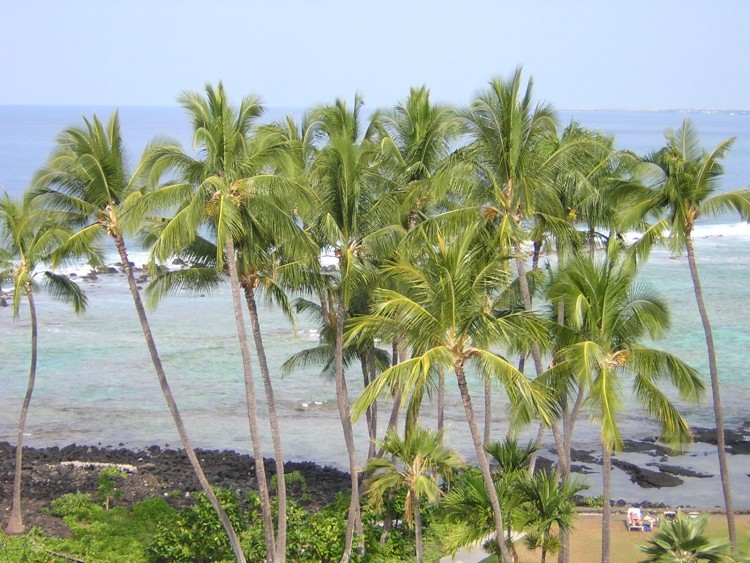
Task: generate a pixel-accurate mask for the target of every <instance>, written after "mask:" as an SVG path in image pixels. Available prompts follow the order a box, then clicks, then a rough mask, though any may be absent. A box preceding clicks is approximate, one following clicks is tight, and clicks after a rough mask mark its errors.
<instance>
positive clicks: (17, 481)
mask: <svg viewBox="0 0 750 563" xmlns="http://www.w3.org/2000/svg"><path fill="white" fill-rule="evenodd" d="M26 298H27V299H28V300H29V315H30V317H31V362H30V365H29V382H28V384H27V386H26V395H24V398H23V404H22V405H21V415H20V417H19V418H18V434H17V437H16V467H15V473H14V474H13V500H12V502H11V506H10V516H8V525H7V526H6V527H5V533H6V534H8V535H9V536H13V535H18V534H23V532H24V525H23V513H22V511H21V477H22V473H23V430H24V428H25V427H26V417H27V415H28V414H29V405H30V404H31V395H32V393H33V392H34V383H35V381H36V360H37V350H38V346H37V343H38V340H39V338H38V327H37V320H36V305H35V304H34V292H33V291H32V290H31V284H26Z"/></svg>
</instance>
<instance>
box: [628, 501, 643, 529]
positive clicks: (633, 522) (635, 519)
mask: <svg viewBox="0 0 750 563" xmlns="http://www.w3.org/2000/svg"><path fill="white" fill-rule="evenodd" d="M642 531H643V515H642V514H641V509H640V508H636V507H634V506H631V507H630V508H628V532H642Z"/></svg>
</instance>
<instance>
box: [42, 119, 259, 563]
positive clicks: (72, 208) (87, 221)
mask: <svg viewBox="0 0 750 563" xmlns="http://www.w3.org/2000/svg"><path fill="white" fill-rule="evenodd" d="M84 122H85V127H83V128H75V127H74V128H69V129H66V130H65V131H63V132H62V133H61V134H60V136H59V138H58V140H57V145H56V147H55V150H54V152H53V154H52V156H51V157H50V159H49V162H48V163H47V165H46V166H45V167H44V168H42V169H41V170H40V171H39V173H38V174H37V175H36V177H35V179H34V185H33V188H32V192H31V193H32V195H33V196H34V197H38V198H39V200H40V202H41V203H42V204H43V205H44V206H46V207H48V208H51V209H62V210H66V211H68V212H69V213H71V214H72V215H73V216H75V217H76V222H75V224H76V225H77V227H80V228H79V230H78V231H77V232H76V233H75V234H74V235H73V236H71V237H70V239H69V240H68V241H67V243H66V245H65V247H66V248H67V249H69V250H70V251H71V252H74V253H76V252H81V251H82V250H83V249H84V248H89V247H90V246H91V244H92V243H93V242H94V241H95V240H97V239H98V238H99V237H101V236H104V235H107V236H109V237H110V238H111V239H112V240H113V241H114V244H115V247H116V249H117V253H118V255H119V257H120V261H121V262H122V264H123V269H124V270H125V275H126V278H127V280H128V287H129V288H130V293H131V296H132V298H133V303H134V305H135V308H136V312H137V314H138V320H139V321H140V325H141V329H142V331H143V335H144V338H145V340H146V345H147V347H148V351H149V354H150V356H151V361H152V363H153V365H154V370H155V371H156V376H157V379H158V380H159V385H160V387H161V390H162V393H163V394H164V398H165V400H166V402H167V405H168V407H169V410H170V412H171V414H172V418H173V419H174V422H175V426H176V427H177V431H178V433H179V435H180V440H181V441H182V445H183V448H185V453H186V454H187V456H188V459H189V460H190V463H191V465H192V467H193V470H194V471H195V474H196V476H197V478H198V480H199V482H200V484H201V488H202V489H203V491H204V492H205V493H206V496H207V497H208V499H209V500H210V502H211V505H212V506H213V507H214V509H215V510H216V512H217V514H218V515H219V518H220V520H221V522H222V525H223V526H224V529H225V530H226V532H227V535H228V537H229V541H230V543H231V544H232V549H233V550H234V554H235V557H236V558H237V560H238V561H245V556H244V555H243V553H242V548H241V547H240V543H239V539H238V538H237V534H236V533H235V531H234V529H233V528H232V525H231V523H230V521H229V518H228V517H227V515H226V512H225V511H224V509H223V508H222V507H221V505H220V504H219V501H218V499H217V498H216V495H215V494H214V492H213V490H212V489H211V485H210V484H209V482H208V480H207V479H206V476H205V474H204V472H203V469H202V467H201V465H200V462H199V460H198V458H197V456H196V455H195V451H194V449H193V447H192V444H191V443H190V439H189V437H188V435H187V431H186V430H185V425H184V423H183V420H182V416H181V414H180V411H179V409H178V408H177V402H176V401H175V399H174V395H173V394H172V390H171V388H170V386H169V381H168V380H167V376H166V373H165V371H164V367H163V365H162V362H161V357H160V356H159V352H158V350H157V347H156V342H155V340H154V337H153V334H152V332H151V326H150V324H149V321H148V317H147V315H146V310H145V308H144V306H143V302H142V300H141V296H140V293H139V291H138V285H137V284H136V281H135V276H134V275H133V268H132V266H131V262H130V260H129V257H128V251H127V246H126V243H125V235H126V234H127V233H132V232H133V231H135V230H136V229H137V227H138V226H139V219H140V218H139V217H137V216H136V214H134V213H131V212H130V211H131V210H132V209H133V204H134V203H135V202H136V201H137V200H139V199H140V198H141V196H142V195H143V185H142V184H141V183H140V181H141V172H142V170H143V168H144V167H145V165H146V159H145V158H144V159H142V160H141V161H140V163H139V164H138V166H137V167H136V170H135V172H134V173H132V174H130V173H129V171H128V169H127V163H126V160H125V152H124V146H123V142H122V137H121V135H120V122H119V118H118V115H117V112H115V113H114V114H113V115H112V117H111V118H110V119H109V122H108V123H107V124H106V126H105V124H103V123H102V122H101V121H100V120H99V119H98V118H97V117H96V116H94V117H93V119H92V120H90V121H89V120H88V119H84Z"/></svg>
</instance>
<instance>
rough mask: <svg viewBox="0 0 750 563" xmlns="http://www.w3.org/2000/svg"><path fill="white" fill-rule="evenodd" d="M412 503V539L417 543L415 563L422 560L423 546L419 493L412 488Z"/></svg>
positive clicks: (420, 562)
mask: <svg viewBox="0 0 750 563" xmlns="http://www.w3.org/2000/svg"><path fill="white" fill-rule="evenodd" d="M411 494H412V504H413V505H414V539H415V543H416V544H417V546H416V548H417V563H423V561H424V546H423V543H422V513H421V511H420V507H419V495H417V492H416V491H414V490H412V492H411Z"/></svg>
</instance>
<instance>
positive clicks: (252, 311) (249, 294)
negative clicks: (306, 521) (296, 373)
mask: <svg viewBox="0 0 750 563" xmlns="http://www.w3.org/2000/svg"><path fill="white" fill-rule="evenodd" d="M245 301H247V309H248V313H249V315H250V326H251V327H252V330H253V339H254V340H255V352H256V354H258V362H259V363H260V374H261V377H262V378H263V387H264V389H265V392H266V402H267V403H268V419H269V422H270V425H271V440H272V441H273V455H274V458H275V460H276V498H277V500H278V504H279V514H278V522H277V528H276V559H275V561H276V562H277V563H284V561H286V535H287V532H286V527H287V526H286V522H287V520H286V511H287V506H286V505H287V502H286V479H285V471H284V452H283V451H282V447H281V431H280V430H279V416H278V414H277V413H276V400H275V399H274V395H273V384H272V382H271V372H270V371H269V369H268V359H267V358H266V347H265V346H264V344H263V334H262V332H261V330H260V319H259V317H258V305H257V303H256V301H255V290H254V289H253V285H252V283H249V284H247V285H246V286H245Z"/></svg>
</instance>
